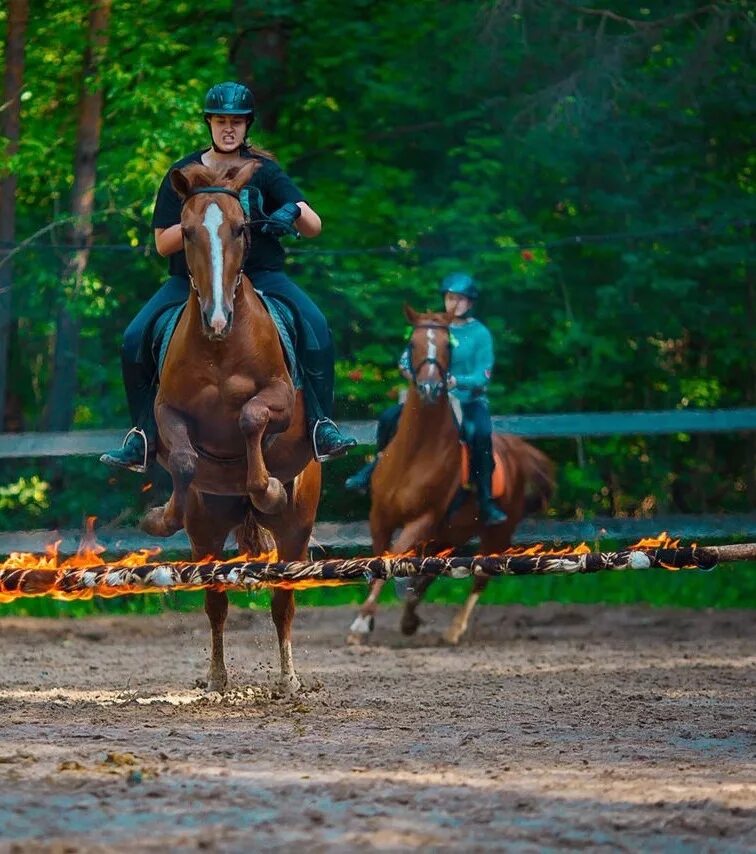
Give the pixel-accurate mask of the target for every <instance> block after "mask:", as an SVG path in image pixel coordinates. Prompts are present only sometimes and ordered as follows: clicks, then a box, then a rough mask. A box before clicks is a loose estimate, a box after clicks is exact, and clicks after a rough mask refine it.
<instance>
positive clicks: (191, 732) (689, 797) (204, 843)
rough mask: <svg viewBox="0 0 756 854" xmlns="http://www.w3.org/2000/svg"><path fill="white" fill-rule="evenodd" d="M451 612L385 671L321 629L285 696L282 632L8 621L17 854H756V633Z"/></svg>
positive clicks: (7, 769) (310, 616)
mask: <svg viewBox="0 0 756 854" xmlns="http://www.w3.org/2000/svg"><path fill="white" fill-rule="evenodd" d="M449 615H450V609H447V608H443V607H441V606H430V607H427V608H426V609H425V614H424V616H425V617H426V618H427V622H426V624H425V625H424V626H423V627H422V629H421V633H420V634H419V636H418V637H417V638H415V639H413V640H411V641H406V640H404V639H403V638H401V637H400V635H399V634H398V633H397V631H396V626H397V622H398V611H397V610H396V609H391V610H388V611H384V612H383V613H382V615H381V618H380V622H379V626H378V628H377V630H376V636H375V641H374V643H373V645H372V646H370V647H369V648H348V647H346V646H344V645H343V643H342V639H343V636H344V634H345V629H346V626H347V625H348V623H349V621H350V619H351V616H352V612H351V610H347V609H336V608H333V609H310V610H306V611H305V610H303V611H300V612H299V614H298V617H297V622H296V647H295V655H296V660H297V662H298V668H299V672H300V675H301V676H302V678H303V681H304V682H305V687H306V690H305V692H304V693H303V694H302V695H301V696H299V697H298V698H296V699H295V700H282V699H276V698H274V697H272V696H271V691H270V687H269V685H270V684H271V683H270V677H271V674H273V675H275V666H274V665H275V659H276V654H275V651H274V645H273V643H274V636H273V630H272V626H271V624H270V621H269V617H268V616H267V614H265V613H261V612H251V611H241V610H232V613H231V616H230V619H229V626H228V632H227V653H228V659H229V664H230V670H231V673H232V677H233V680H234V684H235V686H236V687H235V688H233V689H232V690H231V692H230V693H229V694H228V695H226V696H225V697H224V698H222V699H221V698H220V696H218V695H207V694H205V693H203V692H202V691H201V690H200V689H197V688H195V687H193V686H194V683H195V680H196V679H197V678H198V677H202V676H204V672H205V658H206V649H207V640H208V633H207V628H206V621H205V617H204V614H201V613H193V614H180V613H167V614H164V615H162V616H160V617H117V618H97V619H86V620H78V621H73V620H40V619H16V618H8V619H3V620H0V662H1V663H2V671H1V672H2V677H1V683H0V730H1V735H0V737H1V741H0V778H2V798H1V799H0V849H2V850H3V851H15V852H26V851H35V852H36V851H49V852H53V851H54V852H68V851H106V850H107V851H110V850H119V851H168V850H170V851H184V850H186V851H193V850H197V849H204V850H216V849H217V850H223V851H249V850H260V849H265V850H267V851H288V850H292V849H294V847H295V846H302V847H306V850H307V851H333V850H356V849H359V848H368V849H377V850H387V851H394V850H408V849H416V848H423V849H430V850H459V851H487V850H500V849H506V850H508V851H540V850H544V849H558V848H575V849H583V848H590V849H592V850H633V851H635V850H638V849H643V850H647V851H662V850H665V851H666V850H673V851H676V852H677V851H679V852H687V851H715V850H716V851H718V852H720V851H747V850H751V851H752V850H754V848H755V847H756V761H755V760H756V717H755V715H754V712H755V711H756V643H754V641H756V625H755V624H756V621H754V614H753V613H752V612H750V613H749V612H736V611H719V612H692V611H664V610H655V609H651V608H645V607H626V608H606V607H599V606H583V607H576V606H558V605H547V606H542V607H539V608H535V609H527V608H523V607H498V606H489V607H483V608H480V609H479V610H478V612H477V614H476V616H475V618H474V625H473V627H472V631H471V634H470V636H469V637H468V638H467V640H466V641H464V642H463V644H462V645H461V646H460V647H458V648H456V649H448V648H445V647H443V646H440V645H439V642H438V639H439V633H440V631H441V630H442V629H443V628H444V627H445V626H446V623H447V621H448V619H449Z"/></svg>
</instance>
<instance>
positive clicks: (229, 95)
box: [204, 81, 255, 125]
mask: <svg viewBox="0 0 756 854" xmlns="http://www.w3.org/2000/svg"><path fill="white" fill-rule="evenodd" d="M204 113H205V118H207V117H208V116H247V117H248V119H249V124H250V125H251V124H252V122H253V121H254V120H255V99H254V96H253V95H252V92H251V91H250V90H249V89H248V88H247V87H246V86H245V85H244V84H243V83H233V82H231V81H228V82H226V83H216V84H215V86H211V87H210V89H209V90H208V92H207V95H205V109H204Z"/></svg>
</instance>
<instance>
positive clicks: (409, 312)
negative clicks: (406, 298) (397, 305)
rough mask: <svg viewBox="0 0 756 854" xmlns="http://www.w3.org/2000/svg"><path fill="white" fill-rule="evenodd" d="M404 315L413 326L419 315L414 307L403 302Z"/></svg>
mask: <svg viewBox="0 0 756 854" xmlns="http://www.w3.org/2000/svg"><path fill="white" fill-rule="evenodd" d="M404 316H405V317H406V318H407V320H409V322H410V323H411V324H412V325H413V326H414V325H415V324H416V323H417V319H418V317H420V313H419V312H417V311H415V309H414V308H412V306H411V305H410V304H409V303H406V302H405V303H404Z"/></svg>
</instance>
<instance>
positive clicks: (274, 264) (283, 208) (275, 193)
mask: <svg viewBox="0 0 756 854" xmlns="http://www.w3.org/2000/svg"><path fill="white" fill-rule="evenodd" d="M204 117H205V123H206V124H207V126H208V129H209V131H210V138H211V142H212V146H211V147H210V148H206V149H202V150H200V151H194V152H192V153H191V154H189V155H187V156H186V157H184V158H182V159H181V160H179V161H177V162H176V163H174V164H173V166H171V168H170V169H169V170H168V173H167V174H166V176H165V177H164V178H163V181H162V183H161V185H160V189H159V190H158V195H157V200H156V202H155V211H154V214H153V217H152V226H153V228H154V230H155V245H156V246H157V250H158V252H159V253H160V254H161V255H163V256H169V262H168V263H169V273H170V278H169V279H168V281H166V282H165V283H164V284H163V285H162V286H161V287H160V289H159V290H158V291H157V293H155V294H153V296H152V297H151V298H150V299H149V301H148V302H147V304H146V305H145V306H143V307H142V309H141V310H140V311H139V313H138V314H137V316H136V317H135V318H134V319H133V320H132V321H131V323H130V324H129V326H128V327H127V329H126V332H125V333H124V339H123V347H122V350H121V364H122V369H123V380H124V385H125V386H126V397H127V400H128V404H129V412H130V414H131V420H132V423H133V424H134V427H133V428H132V430H131V431H130V432H129V433H128V434H127V436H126V439H125V441H124V443H123V447H121V448H119V449H118V450H114V451H110V452H108V453H106V454H103V456H102V457H100V459H101V460H102V462H104V463H107V464H109V465H113V466H120V467H122V468H127V469H131V470H132V471H144V469H145V467H146V464H147V462H148V461H150V460H151V459H154V455H155V439H156V436H157V428H156V425H155V420H154V413H153V409H154V402H155V396H156V393H157V388H156V383H157V377H156V372H157V368H156V365H155V360H154V358H153V355H152V353H151V352H150V346H149V336H150V332H151V331H152V326H153V324H154V322H155V319H156V318H157V317H158V316H159V315H160V314H161V313H162V312H163V311H164V310H165V309H166V308H167V307H168V306H170V305H180V304H182V303H184V302H186V299H187V297H188V295H189V275H188V270H187V265H186V255H185V254H184V250H183V236H182V232H181V200H180V199H179V197H178V195H177V193H176V191H175V190H174V189H173V187H172V186H171V183H170V173H171V172H172V171H173V170H174V169H181V168H182V167H184V166H186V165H188V164H189V163H203V164H204V165H205V166H209V167H211V168H214V169H222V168H223V167H224V166H226V165H229V166H230V165H232V164H233V163H238V161H239V158H243V159H256V160H259V161H260V162H261V164H262V165H261V166H260V168H259V169H258V170H257V171H256V172H255V174H254V175H253V177H252V179H251V181H250V184H249V187H250V196H251V198H252V199H253V200H255V199H256V201H257V205H256V206H257V208H258V209H257V210H252V211H251V220H253V221H254V220H255V219H257V220H260V219H265V220H266V221H265V223H264V224H263V225H262V228H260V226H259V225H257V226H256V225H255V223H254V222H252V225H251V234H250V246H249V252H248V254H247V259H246V261H245V264H244V272H245V273H246V274H247V276H249V278H250V279H251V280H252V282H253V285H254V287H255V288H256V289H257V290H258V291H261V292H263V293H265V294H268V295H271V296H274V297H278V298H280V299H281V300H283V301H284V302H285V303H286V304H287V305H288V306H289V307H290V308H291V309H292V310H293V312H294V315H295V317H296V318H297V331H298V336H297V337H298V355H299V358H300V361H301V363H302V367H303V369H304V370H303V373H304V394H305V402H306V409H307V418H308V425H309V429H310V434H311V436H312V443H313V448H314V452H315V456H316V457H317V458H318V459H319V460H321V461H322V460H325V459H328V458H329V457H334V456H338V455H340V454H343V453H344V452H346V450H347V449H348V448H351V447H353V446H354V445H356V444H357V442H356V440H355V439H353V438H352V437H350V436H345V435H343V434H342V433H341V432H340V431H339V428H338V427H337V426H336V425H335V424H334V423H333V421H332V420H331V415H332V413H333V386H334V354H333V342H332V339H331V332H330V330H329V328H328V322H327V321H326V319H325V317H324V316H323V314H322V312H321V311H320V309H319V308H318V307H317V306H316V305H315V303H314V302H313V301H312V300H311V299H310V297H309V296H307V294H306V293H305V292H304V291H303V290H301V289H300V288H299V287H297V285H295V284H294V282H292V281H291V279H289V278H288V277H287V275H286V274H285V273H284V250H283V247H282V246H281V244H280V242H279V239H278V238H279V237H281V236H283V235H286V234H296V232H297V231H298V232H299V233H300V234H303V235H304V236H305V237H316V236H317V235H318V234H320V229H321V223H320V217H319V216H318V215H317V214H316V213H315V211H314V210H313V209H312V208H311V207H310V206H309V205H308V204H307V202H306V201H305V197H304V194H303V193H302V191H301V190H300V189H299V188H298V187H297V186H296V184H294V182H293V181H292V180H291V178H289V176H288V175H287V174H286V173H285V172H284V171H283V170H282V169H281V167H280V166H279V165H278V164H277V163H276V162H275V160H274V159H273V158H272V156H271V155H270V154H269V152H266V151H264V150H263V149H261V148H257V147H256V146H254V145H250V144H249V143H248V142H247V139H246V137H247V132H248V131H249V128H250V126H251V125H252V123H253V122H254V120H255V102H254V98H253V96H252V92H251V91H250V90H249V89H248V88H247V87H246V86H244V85H243V84H241V83H232V82H227V83H219V84H216V85H215V86H212V87H211V88H210V90H209V91H208V93H207V95H206V96H205V106H204ZM295 223H296V231H295V225H294V224H295Z"/></svg>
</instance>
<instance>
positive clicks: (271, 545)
mask: <svg viewBox="0 0 756 854" xmlns="http://www.w3.org/2000/svg"><path fill="white" fill-rule="evenodd" d="M236 542H237V543H238V545H239V552H240V554H247V555H253V556H260V555H272V554H273V552H275V551H276V541H275V539H274V538H273V534H272V533H271V532H270V531H269V530H268V529H267V528H265V527H263V526H262V525H261V524H260V523H259V522H258V521H257V518H256V517H255V513H254V510H253V509H252V508H251V507H250V508H249V509H248V510H247V514H246V516H245V517H244V521H243V522H242V523H241V525H239V526H238V527H237V529H236Z"/></svg>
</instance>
